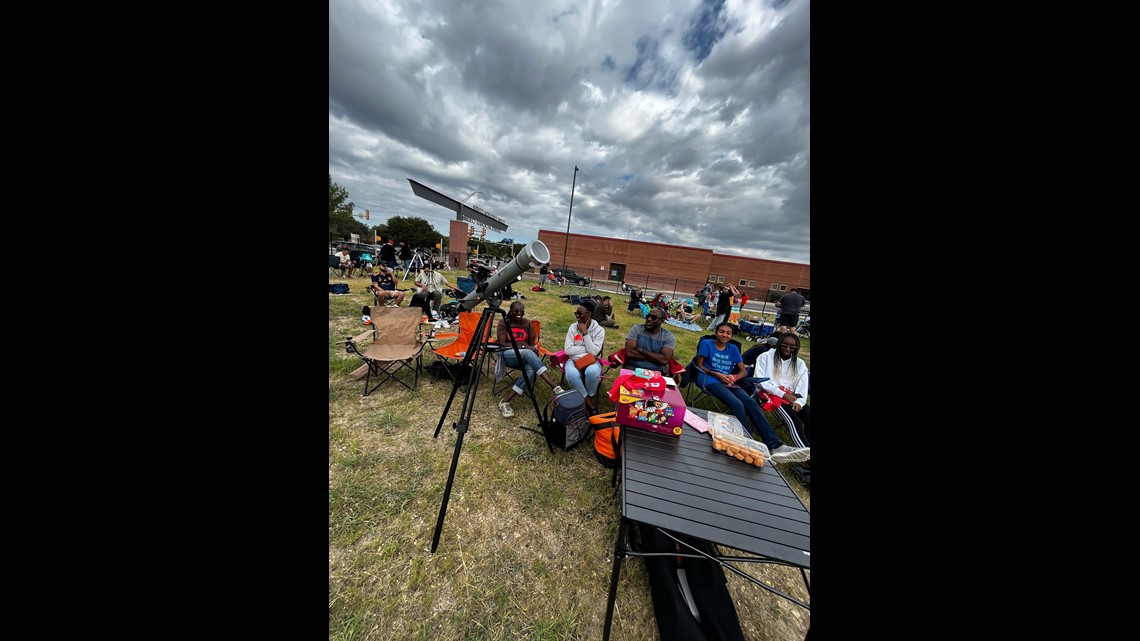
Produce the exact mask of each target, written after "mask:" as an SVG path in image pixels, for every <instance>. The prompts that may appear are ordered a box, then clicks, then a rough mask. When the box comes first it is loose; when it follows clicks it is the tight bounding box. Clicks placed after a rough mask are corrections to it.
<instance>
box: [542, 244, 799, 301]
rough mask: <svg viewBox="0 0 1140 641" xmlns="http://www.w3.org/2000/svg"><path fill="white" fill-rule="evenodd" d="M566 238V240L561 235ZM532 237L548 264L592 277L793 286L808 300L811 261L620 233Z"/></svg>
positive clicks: (757, 291)
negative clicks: (720, 251) (721, 251)
mask: <svg viewBox="0 0 1140 641" xmlns="http://www.w3.org/2000/svg"><path fill="white" fill-rule="evenodd" d="M567 239H569V240H567ZM538 240H540V241H542V243H543V244H544V245H546V247H547V249H549V250H550V266H551V267H561V266H562V255H563V253H564V252H565V254H566V266H567V267H570V268H572V269H574V270H575V271H577V272H578V273H580V274H583V275H586V276H589V277H590V278H591V279H593V280H612V281H615V282H628V283H634V284H641V283H642V281H646V282H648V284H649V285H648V286H650V287H652V288H655V289H668V288H669V283H670V281H677V282H678V287H677V288H678V289H680V290H682V291H689V290H691V289H692V287H691V285H692V284H699V283H705V282H713V283H731V284H733V285H736V286H737V288H740V289H741V291H747V292H748V293H749V294H750V296H751V297H752V298H759V296H760V295H761V293H762V292H772V293H776V292H780V293H782V292H787V291H790V290H793V289H797V288H798V289H799V290H800V291H801V292H802V293H803V294H804V297H805V298H807V299H808V300H811V265H805V264H801V263H789V262H784V261H779V260H765V259H763V258H745V257H742V256H729V255H727V254H717V253H714V252H713V251H712V250H711V249H698V248H693V247H679V246H676V245H666V244H663V243H647V242H642V241H638V240H622V239H620V238H602V237H600V236H585V235H582V234H569V236H568V235H567V234H566V233H565V232H560V231H548V230H545V229H540V230H539V231H538Z"/></svg>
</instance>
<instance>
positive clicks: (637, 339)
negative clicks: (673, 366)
mask: <svg viewBox="0 0 1140 641" xmlns="http://www.w3.org/2000/svg"><path fill="white" fill-rule="evenodd" d="M664 322H665V311H664V310H661V309H657V308H656V307H655V308H652V309H650V310H649V313H648V314H646V315H645V324H643V325H634V326H633V327H631V328H629V334H628V335H627V336H626V337H625V368H626V369H636V368H638V367H642V368H645V369H648V370H657V371H659V372H661V373H662V374H664V375H665V376H669V375H670V372H669V361H671V360H672V359H673V350H674V349H675V348H676V347H677V339H676V337H674V336H673V333H672V332H670V331H669V330H667V329H665V328H664V327H662V326H661V324H662V323H664Z"/></svg>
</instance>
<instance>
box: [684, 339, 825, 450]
mask: <svg viewBox="0 0 1140 641" xmlns="http://www.w3.org/2000/svg"><path fill="white" fill-rule="evenodd" d="M731 339H732V327H731V326H730V325H729V324H728V323H720V324H718V325H717V326H716V332H715V333H714V338H713V340H704V341H701V342H700V345H699V346H698V347H697V356H696V359H695V361H696V367H697V378H696V383H697V385H699V386H700V388H701V389H703V390H705V391H706V392H708V393H709V394H710V395H711V396H713V397H714V398H716V399H717V400H719V401H721V402H722V403H724V404H725V405H727V406H728V407H729V410H730V411H731V412H732V415H733V416H735V417H736V420H738V421H740V424H741V425H743V426H745V427H747V426H748V425H749V423H751V425H752V429H753V433H754V434H755V435H756V438H757V439H758V440H759V441H760V442H762V443H764V445H766V446H767V447H768V451H770V452H771V453H772V454H779V455H782V456H781V459H782V461H783V462H789V463H791V462H795V461H797V460H798V461H804V460H806V459H807V458H808V457H809V456H810V455H811V451H810V450H807V449H806V448H798V447H792V446H791V445H785V444H784V442H783V441H781V440H780V437H779V436H778V435H777V434H776V430H774V429H772V425H771V424H770V423H768V419H766V418H764V412H763V410H761V409H760V405H759V403H757V402H756V399H755V398H754V397H752V396H751V395H749V394H748V392H746V391H745V390H744V389H742V388H741V386H742V385H747V384H749V383H751V382H752V379H751V377H749V376H748V370H747V368H745V366H744V358H743V357H742V356H741V354H740V350H739V349H738V348H737V347H736V345H733V344H732V343H730V342H729V340H731ZM765 353H767V354H770V353H772V350H769V351H768V352H765ZM763 357H764V354H761V355H760V358H763ZM757 362H759V361H757ZM758 376H763V374H758ZM761 384H763V383H761ZM805 450H806V451H805Z"/></svg>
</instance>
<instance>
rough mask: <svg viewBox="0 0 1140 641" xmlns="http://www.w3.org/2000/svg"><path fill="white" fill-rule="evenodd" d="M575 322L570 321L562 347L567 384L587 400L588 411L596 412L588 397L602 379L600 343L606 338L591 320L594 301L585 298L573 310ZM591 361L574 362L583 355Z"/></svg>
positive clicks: (600, 328) (597, 325) (599, 327)
mask: <svg viewBox="0 0 1140 641" xmlns="http://www.w3.org/2000/svg"><path fill="white" fill-rule="evenodd" d="M574 316H575V317H577V322H575V323H572V324H571V325H570V328H569V329H568V330H567V331H566V341H565V343H564V345H563V347H562V349H563V351H565V352H566V357H567V360H566V366H565V368H564V369H563V372H564V373H565V374H566V383H567V384H568V385H569V386H570V388H571V389H574V390H577V391H578V393H579V394H581V395H582V397H583V398H585V399H586V407H587V408H589V410H590V412H594V411H596V409H597V408H595V407H594V401H593V399H591V398H590V397H591V396H593V394H594V393H596V392H597V391H598V383H600V382H601V380H602V364H601V362H600V361H599V359H600V358H601V357H602V349H604V346H603V345H602V343H604V342H605V340H606V330H604V329H602V326H601V325H599V324H598V321H596V320H594V318H593V316H594V303H593V301H589V300H587V301H585V302H583V303H582V304H581V305H579V306H578V309H577V310H575V311H574ZM590 357H593V358H592V362H591V363H590V364H589V365H587V366H585V367H583V368H579V366H578V365H577V364H576V363H577V362H578V361H579V360H580V359H582V358H586V359H587V360H591V359H590Z"/></svg>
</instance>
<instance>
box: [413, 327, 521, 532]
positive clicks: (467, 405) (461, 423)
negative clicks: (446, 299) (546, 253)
mask: <svg viewBox="0 0 1140 641" xmlns="http://www.w3.org/2000/svg"><path fill="white" fill-rule="evenodd" d="M496 312H498V313H500V314H502V315H503V317H504V319H505V318H506V315H507V313H506V312H504V311H502V310H500V309H498V308H494V307H487V308H486V309H484V310H483V316H482V317H481V318H480V319H479V324H478V325H477V326H476V328H475V335H474V336H473V337H472V340H471V345H470V346H469V347H468V348H467V353H466V354H464V356H463V360H462V361H461V362H462V363H463V364H464V365H469V366H470V365H471V361H472V360H473V359H474V360H475V364H474V366H473V367H471V369H470V370H469V371H470V373H469V374H468V376H467V393H466V394H465V395H464V397H463V408H462V409H461V410H460V412H459V420H458V421H457V422H456V423H455V431H456V433H457V437H456V439H455V452H454V453H453V454H452V455H451V469H450V470H449V471H448V473H447V485H446V486H444V489H443V502H442V503H440V505H439V518H437V519H436V522H435V532H434V533H433V534H432V538H431V551H432V553H433V554H434V553H435V548H436V547H437V546H438V545H439V536H440V534H442V533H443V519H444V517H445V516H446V515H447V502H448V500H449V499H450V498H451V487H452V485H453V483H454V481H455V468H456V466H458V465H459V451H460V450H461V449H462V448H463V435H464V434H466V433H467V428H468V426H469V425H470V424H471V404H472V403H471V401H472V400H473V399H474V398H475V392H476V391H477V390H478V389H479V377H480V373H481V371H482V369H483V362H484V361H486V359H487V356H488V354H489V352H488V351H487V350H486V349H481V347H482V345H481V344H480V341H482V338H483V336H484V335H485V333H486V328H487V327H488V325H489V324H490V322H491V319H492V317H494V315H495V313H496ZM476 352H478V354H479V356H478V358H474V357H473V356H472V355H473V354H475V353H476ZM459 385H460V382H459V381H458V380H456V381H455V383H454V385H453V386H452V388H451V397H450V398H448V399H447V407H445V408H444V410H443V414H442V415H441V416H440V417H439V425H437V426H436V428H435V435H436V436H437V437H438V436H439V430H440V428H441V427H442V426H443V421H444V419H445V418H446V417H447V410H448V409H449V408H450V407H451V401H452V400H453V399H454V398H455V393H456V392H457V391H458V390H459Z"/></svg>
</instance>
